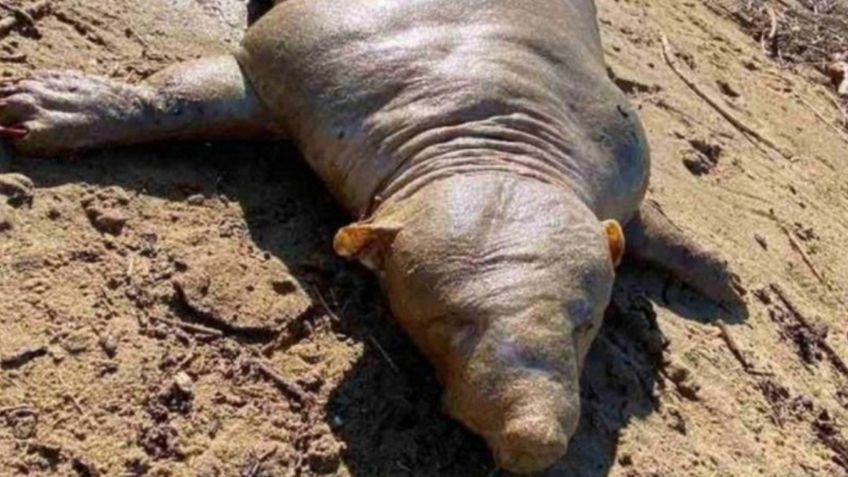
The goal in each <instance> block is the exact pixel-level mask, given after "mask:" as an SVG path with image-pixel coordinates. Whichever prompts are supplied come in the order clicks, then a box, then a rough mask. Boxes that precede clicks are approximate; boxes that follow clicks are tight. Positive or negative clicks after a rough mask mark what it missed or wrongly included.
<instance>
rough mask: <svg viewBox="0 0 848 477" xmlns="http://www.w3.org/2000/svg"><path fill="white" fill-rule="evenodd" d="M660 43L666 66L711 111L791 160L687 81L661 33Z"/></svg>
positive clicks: (761, 135)
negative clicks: (709, 107)
mask: <svg viewBox="0 0 848 477" xmlns="http://www.w3.org/2000/svg"><path fill="white" fill-rule="evenodd" d="M660 41H661V43H662V51H663V57H664V58H665V62H666V63H667V64H668V66H669V68H671V70H672V71H673V72H674V74H676V75H677V76H678V77H679V78H680V79H681V80H682V81H683V82H684V83H685V84H686V86H688V87H689V89H691V90H692V91H693V92H694V93H695V94H697V95H698V96H699V97H700V98H701V99H703V100H704V101H706V102H707V104H709V105H710V106H712V108H713V109H715V110H716V112H718V113H719V114H720V115H721V116H722V117H723V118H724V119H726V120H727V121H728V122H729V123H730V124H732V125H733V126H734V127H735V128H736V129H738V130H739V131H740V132H742V133H743V134H745V135H747V136H749V137H752V138H754V139H756V140H757V141H759V142H760V143H762V144H763V145H765V146H768V147H769V148H771V149H772V150H774V151H776V152H777V153H779V154H780V155H781V156H783V157H784V158H786V159H792V154H790V153H788V152H786V151H784V150H783V149H782V148H781V147H780V146H778V145H777V144H775V143H774V142H773V141H772V140H771V139H768V138H766V137H765V136H764V135H763V134H761V133H760V132H758V131H757V130H755V129H754V128H752V127H751V126H748V125H747V124H745V123H744V122H742V121H741V120H740V119H737V118H736V116H734V115H733V113H731V112H730V111H728V110H727V108H725V107H724V106H722V105H721V104H719V102H718V101H716V100H715V99H713V98H712V96H710V94H709V93H707V92H705V91H704V90H703V89H702V88H701V87H700V86H698V85H697V84H696V83H695V82H694V81H692V80H691V79H689V77H687V76H686V75H685V74H684V73H683V71H681V70H680V68H679V67H678V66H677V62H676V61H675V60H674V56H673V54H672V52H671V45H670V44H669V42H668V38H667V37H666V36H665V33H661V36H660Z"/></svg>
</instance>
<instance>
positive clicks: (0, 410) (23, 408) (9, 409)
mask: <svg viewBox="0 0 848 477" xmlns="http://www.w3.org/2000/svg"><path fill="white" fill-rule="evenodd" d="M13 412H26V413H28V414H38V410H36V409H34V408H31V407H29V406H9V407H0V416H3V415H6V414H10V413H13Z"/></svg>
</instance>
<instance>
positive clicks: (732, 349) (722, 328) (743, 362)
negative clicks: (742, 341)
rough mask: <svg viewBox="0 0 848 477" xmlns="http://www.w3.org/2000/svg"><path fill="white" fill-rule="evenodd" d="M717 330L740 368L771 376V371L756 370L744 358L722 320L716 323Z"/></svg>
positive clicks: (751, 372) (748, 371)
mask: <svg viewBox="0 0 848 477" xmlns="http://www.w3.org/2000/svg"><path fill="white" fill-rule="evenodd" d="M716 326H717V327H718V329H719V331H720V332H721V337H722V339H723V340H724V343H725V344H726V345H727V347H728V348H730V352H731V353H733V356H734V357H735V358H736V360H737V361H739V364H741V365H742V369H744V370H745V372H746V373H748V374H753V375H757V376H771V375H772V374H773V373H769V372H767V371H758V370H757V369H756V368H755V367H754V365H752V364H751V362H750V361H748V359H747V358H745V355H744V354H742V349H741V348H739V345H738V344H737V343H736V340H735V339H734V338H733V335H731V334H730V330H729V329H727V325H726V324H725V323H724V322H721V321H719V322H718V323H716Z"/></svg>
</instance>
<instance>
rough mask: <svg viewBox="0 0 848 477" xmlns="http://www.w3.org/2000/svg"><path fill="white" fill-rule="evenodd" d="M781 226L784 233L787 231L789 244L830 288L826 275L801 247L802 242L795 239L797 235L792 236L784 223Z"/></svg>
mask: <svg viewBox="0 0 848 477" xmlns="http://www.w3.org/2000/svg"><path fill="white" fill-rule="evenodd" d="M780 228H781V229H782V230H783V233H785V234H786V237H787V238H788V239H789V244H790V245H792V248H793V249H795V251H796V252H798V255H800V256H801V260H803V261H804V263H805V264H806V265H807V267H808V268H809V269H810V271H811V272H813V275H815V276H816V278H818V279H819V281H820V282H821V284H822V285H824V286H826V287H828V289H830V284H829V283H828V282H827V280H825V278H824V275H822V274H821V272H819V270H818V268H816V265H815V264H814V263H813V260H812V259H811V258H810V256H809V255H807V252H805V251H804V248H803V247H801V244H800V243H798V241H797V240H795V237H793V236H792V232H790V231H789V229H788V228H787V227H786V226H785V225H783V224H780Z"/></svg>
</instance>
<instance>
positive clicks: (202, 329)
mask: <svg viewBox="0 0 848 477" xmlns="http://www.w3.org/2000/svg"><path fill="white" fill-rule="evenodd" d="M150 318H151V319H153V320H156V321H160V322H162V323H167V324H169V325H171V326H176V327H178V328H182V329H184V330H186V331H194V332H195V333H202V334H205V335H210V336H224V332H222V331H221V330H216V329H215V328H209V327H208V326H203V325H195V324H194V323H186V322H184V321H177V320H170V319H168V318H161V317H158V316H151V317H150Z"/></svg>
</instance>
